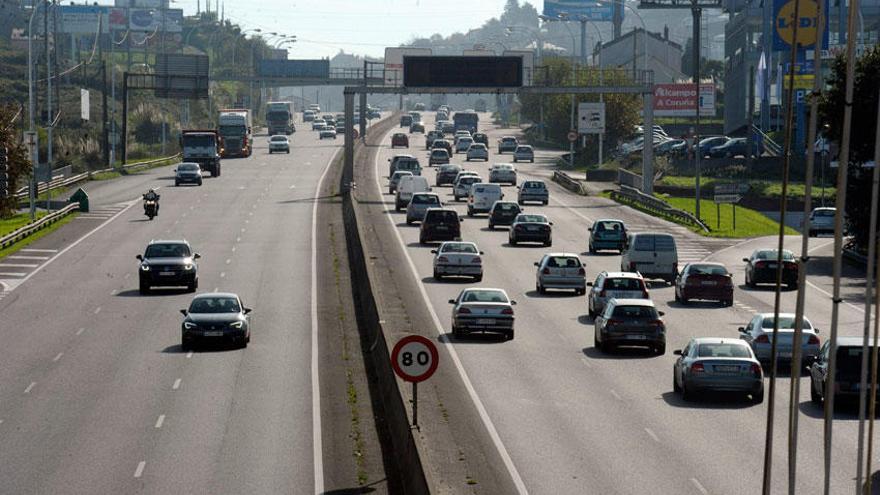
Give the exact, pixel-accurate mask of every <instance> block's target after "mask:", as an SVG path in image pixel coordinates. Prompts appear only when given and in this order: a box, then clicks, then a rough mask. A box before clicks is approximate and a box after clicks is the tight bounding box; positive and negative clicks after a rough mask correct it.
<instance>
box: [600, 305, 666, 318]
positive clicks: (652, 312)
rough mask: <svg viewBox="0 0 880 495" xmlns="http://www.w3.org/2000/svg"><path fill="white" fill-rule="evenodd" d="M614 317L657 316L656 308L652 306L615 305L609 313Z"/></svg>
mask: <svg viewBox="0 0 880 495" xmlns="http://www.w3.org/2000/svg"><path fill="white" fill-rule="evenodd" d="M611 316H612V317H614V318H655V319H656V318H657V310H656V309H655V308H654V307H653V306H615V307H614V312H613V313H611Z"/></svg>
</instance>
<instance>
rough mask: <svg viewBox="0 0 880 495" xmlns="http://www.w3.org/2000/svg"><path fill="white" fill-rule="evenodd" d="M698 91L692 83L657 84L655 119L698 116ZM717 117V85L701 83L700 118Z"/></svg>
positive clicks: (655, 89) (655, 91) (655, 88)
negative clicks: (696, 107)
mask: <svg viewBox="0 0 880 495" xmlns="http://www.w3.org/2000/svg"><path fill="white" fill-rule="evenodd" d="M695 106H696V90H695V89H694V85H693V84H690V83H676V84H655V85H654V116H655V117H694V116H696V111H695V108H694V107H695ZM714 115H715V83H700V116H701V117H712V116H714Z"/></svg>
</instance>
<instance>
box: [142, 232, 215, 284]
mask: <svg viewBox="0 0 880 495" xmlns="http://www.w3.org/2000/svg"><path fill="white" fill-rule="evenodd" d="M199 258H200V256H199V253H193V250H192V248H191V247H190V245H189V243H188V242H186V241H150V243H149V244H148V245H147V249H146V251H145V252H144V254H143V256H141V255H140V254H139V255H137V259H138V261H140V262H141V263H140V266H139V267H138V278H139V280H140V284H139V286H138V287H139V289H140V293H141V294H148V293H149V292H150V288H151V287H182V286H185V287H186V288H187V289H189V291H190V292H195V291H196V289H198V287H199V265H198V264H196V261H195V260H197V259H199Z"/></svg>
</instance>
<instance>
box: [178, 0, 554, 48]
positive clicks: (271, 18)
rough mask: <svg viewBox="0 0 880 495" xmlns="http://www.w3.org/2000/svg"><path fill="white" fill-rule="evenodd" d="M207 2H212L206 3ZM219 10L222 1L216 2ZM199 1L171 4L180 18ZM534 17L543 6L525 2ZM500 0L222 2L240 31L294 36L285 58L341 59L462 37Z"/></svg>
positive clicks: (494, 13) (498, 9)
mask: <svg viewBox="0 0 880 495" xmlns="http://www.w3.org/2000/svg"><path fill="white" fill-rule="evenodd" d="M211 1H212V2H214V1H216V0H211ZM220 2H221V6H223V3H224V0H220ZM197 3H200V6H201V8H202V10H204V8H205V0H172V7H174V8H182V9H183V11H184V15H193V14H195V13H196V5H197ZM530 3H532V5H534V6H535V7H536V8H537V9H538V10H539V11H540V10H541V8H542V7H543V1H540V0H539V1H534V2H530ZM504 4H505V0H478V1H477V0H441V1H437V0H360V1H358V0H320V1H318V0H286V1H282V0H225V15H226V18H227V19H230V20H231V21H233V22H235V23H237V24H238V25H240V26H242V27H243V28H244V29H254V28H259V29H262V31H263V33H267V32H277V33H281V34H286V35H296V37H297V42H296V43H295V44H293V45H287V48H288V50H289V52H290V57H291V58H321V57H332V56H333V55H335V54H337V53H339V50H340V49H342V50H344V51H345V52H346V53H355V54H358V55H369V56H373V57H382V56H383V55H384V53H385V47H386V46H398V45H400V44H401V43H406V42H408V41H410V40H412V39H413V38H415V37H427V36H430V35H432V34H434V33H440V34H442V35H444V36H447V35H450V34H452V33H455V32H467V31H468V30H470V29H474V28H478V27H480V26H481V25H482V24H483V23H484V22H485V21H486V20H488V19H490V18H492V17H498V16H500V15H501V13H502V11H503V10H504Z"/></svg>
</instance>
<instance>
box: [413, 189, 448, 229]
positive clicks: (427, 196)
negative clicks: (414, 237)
mask: <svg viewBox="0 0 880 495" xmlns="http://www.w3.org/2000/svg"><path fill="white" fill-rule="evenodd" d="M442 206H443V202H442V201H440V196H438V195H437V194H436V193H416V194H413V197H412V199H411V200H410V202H409V204H408V205H407V207H406V224H407V225H411V224H412V223H413V222H420V221H421V220H422V219H423V218H425V212H427V211H428V208H440V207H442Z"/></svg>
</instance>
